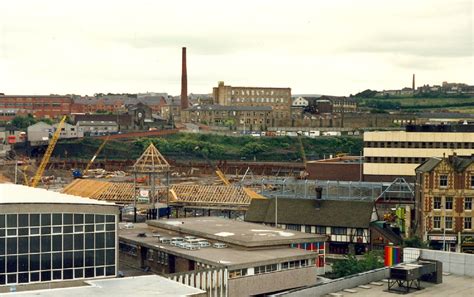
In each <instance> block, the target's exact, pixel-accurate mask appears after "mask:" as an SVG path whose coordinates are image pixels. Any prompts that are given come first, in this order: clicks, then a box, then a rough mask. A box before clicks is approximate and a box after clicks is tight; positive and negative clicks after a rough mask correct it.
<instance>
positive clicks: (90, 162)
mask: <svg viewBox="0 0 474 297" xmlns="http://www.w3.org/2000/svg"><path fill="white" fill-rule="evenodd" d="M109 138H110V135H108V136H107V137H106V138H105V140H104V142H102V144H101V145H100V146H99V148H98V149H97V151H96V152H95V154H94V156H93V157H92V159H91V160H90V161H89V163H87V166H86V169H84V174H86V173H87V171H88V170H89V168H90V167H91V165H92V163H94V160H95V158H97V156H98V155H99V154H100V152H101V151H102V149H103V148H104V147H105V145H106V144H107V141H109Z"/></svg>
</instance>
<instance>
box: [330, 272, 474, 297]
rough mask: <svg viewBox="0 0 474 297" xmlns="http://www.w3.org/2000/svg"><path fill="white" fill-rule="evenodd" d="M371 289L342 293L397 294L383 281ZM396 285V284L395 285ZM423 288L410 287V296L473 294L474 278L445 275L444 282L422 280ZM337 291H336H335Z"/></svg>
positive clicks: (374, 296) (365, 295)
mask: <svg viewBox="0 0 474 297" xmlns="http://www.w3.org/2000/svg"><path fill="white" fill-rule="evenodd" d="M368 286H369V287H370V289H363V288H354V290H356V291H357V292H356V293H346V292H337V293H341V294H343V295H344V296H349V295H350V296H351V297H359V296H360V297H381V296H391V297H393V296H396V295H397V294H394V293H393V292H388V291H387V283H385V282H384V283H383V285H382V286H375V285H371V284H369V285H368ZM395 287H396V286H395ZM421 287H422V288H423V289H422V290H414V289H410V293H409V294H407V295H409V296H412V295H415V296H426V297H431V296H472V292H474V278H473V277H469V276H461V275H453V274H451V275H448V276H445V275H443V283H441V284H433V283H427V282H421ZM333 293H336V292H333Z"/></svg>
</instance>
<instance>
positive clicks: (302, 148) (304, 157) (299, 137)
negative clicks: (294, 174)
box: [298, 135, 307, 170]
mask: <svg viewBox="0 0 474 297" xmlns="http://www.w3.org/2000/svg"><path fill="white" fill-rule="evenodd" d="M298 141H299V143H300V151H301V158H303V164H304V170H306V163H307V160H306V152H305V151H304V145H303V140H302V139H301V135H298Z"/></svg>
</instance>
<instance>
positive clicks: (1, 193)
mask: <svg viewBox="0 0 474 297" xmlns="http://www.w3.org/2000/svg"><path fill="white" fill-rule="evenodd" d="M0 197H1V199H0V286H2V285H15V284H29V283H41V282H50V281H62V280H76V279H86V278H101V277H113V276H116V275H117V256H118V253H117V244H118V241H117V228H116V226H117V224H118V214H119V210H118V207H116V206H114V205H113V204H111V203H108V202H102V201H96V200H92V199H85V198H81V197H76V196H71V195H65V194H60V193H56V192H52V191H47V190H44V189H35V188H29V187H25V186H20V185H14V184H0Z"/></svg>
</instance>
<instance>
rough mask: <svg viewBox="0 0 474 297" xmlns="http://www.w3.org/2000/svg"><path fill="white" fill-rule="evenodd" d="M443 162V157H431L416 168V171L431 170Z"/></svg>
mask: <svg viewBox="0 0 474 297" xmlns="http://www.w3.org/2000/svg"><path fill="white" fill-rule="evenodd" d="M440 162H441V158H429V159H428V160H426V161H425V162H424V163H422V164H421V165H419V166H418V167H416V168H415V172H430V171H431V170H433V169H434V168H435V167H436V166H438V164H439V163H440Z"/></svg>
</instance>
